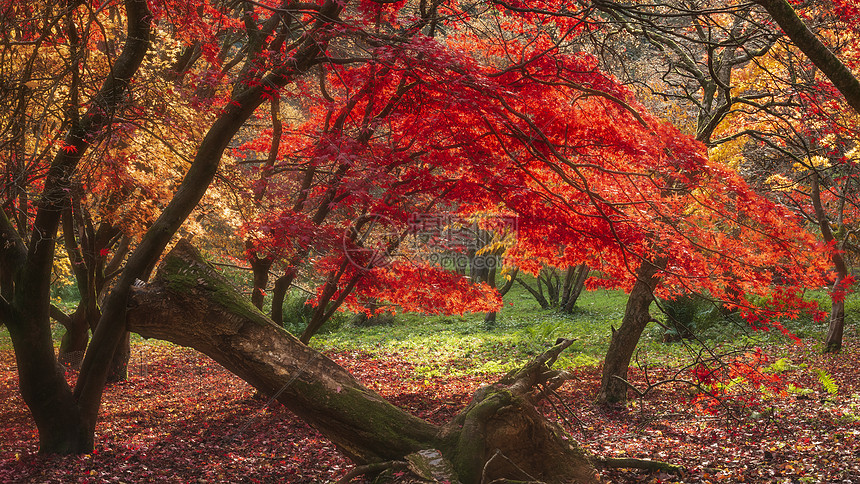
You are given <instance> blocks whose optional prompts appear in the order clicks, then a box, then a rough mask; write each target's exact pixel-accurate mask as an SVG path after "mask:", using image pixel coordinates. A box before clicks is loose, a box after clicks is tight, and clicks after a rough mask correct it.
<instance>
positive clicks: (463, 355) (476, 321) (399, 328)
mask: <svg viewBox="0 0 860 484" xmlns="http://www.w3.org/2000/svg"><path fill="white" fill-rule="evenodd" d="M66 296H67V298H68V300H69V301H71V303H74V295H71V294H70V295H66ZM810 297H811V298H814V299H817V300H819V301H821V303H822V306H823V307H824V308H825V309H829V301H828V295H827V293H826V291H816V292H812V293H810ZM298 299H299V298H296V299H294V300H291V301H290V304H288V306H289V308H288V313H289V314H288V315H287V316H295V317H298V316H297V314H298V313H300V312H302V309H301V305H300V304H298V303H300V302H301V301H299V300H298ZM69 301H62V302H67V304H66V306H67V307H66V309H68V310H71V309H72V308H73V305H72V304H71V303H69ZM626 302H627V296H626V295H625V294H624V293H623V292H621V291H608V290H597V291H586V292H583V293H582V295H581V296H580V299H579V301H578V302H577V305H576V308H575V310H574V312H573V313H572V314H563V313H560V312H558V311H557V310H553V309H551V310H544V309H541V308H540V307H539V306H538V304H537V303H536V302H535V300H534V298H533V297H532V296H531V295H530V294H529V293H527V292H526V291H525V290H523V289H522V288H520V287H519V286H514V288H513V289H512V290H511V291H510V292H509V293H508V295H507V296H506V297H505V306H504V308H503V309H502V310H500V311H499V314H498V317H497V322H496V325H495V326H494V327H492V328H487V327H485V325H484V321H483V319H484V315H483V314H469V315H463V316H436V315H423V314H416V313H405V314H398V315H396V317H395V318H394V319H393V322H392V323H391V324H388V325H378V326H361V327H359V326H355V325H354V324H353V323H352V322H351V321H352V318H351V317H349V315H345V314H340V315H338V317H337V318H335V320H334V321H333V322H332V323H327V324H326V325H325V326H324V327H323V330H322V331H321V332H320V334H318V335H317V336H316V337H314V339H313V340H312V342H311V344H312V346H314V347H316V348H319V349H323V350H332V351H339V350H348V351H361V352H366V353H369V354H371V355H391V354H396V355H397V357H398V358H401V359H402V360H403V361H404V362H407V363H410V364H412V365H415V369H416V370H415V376H416V378H429V377H433V376H436V375H459V374H481V373H497V372H501V371H506V370H509V369H512V368H515V367H517V366H520V365H522V363H524V362H525V361H527V360H529V359H531V358H532V357H534V356H535V355H538V354H540V353H542V352H543V351H545V350H546V349H547V348H549V347H550V346H551V345H552V344H553V343H554V342H555V340H556V339H557V338H560V337H563V338H572V339H576V340H577V341H576V342H575V343H574V344H573V346H572V347H571V348H570V349H569V350H568V351H566V352H565V353H564V354H563V355H562V357H561V358H560V359H559V362H558V363H557V366H559V367H576V366H583V365H596V364H599V363H600V362H601V361H602V360H603V358H604V356H605V354H606V351H607V349H608V345H609V338H610V334H611V327H613V326H614V327H616V328H618V327H619V326H620V324H621V318H622V315H623V311H624V306H625V304H626ZM651 311H652V314H654V315H656V316H657V317H658V319H665V318H664V317H662V315H661V314H660V313H659V310H658V309H657V307H656V306H652V310H651ZM293 313H295V314H293ZM287 319H288V320H289V319H291V318H290V317H288V318H287ZM783 323H784V325H785V326H786V327H787V328H788V329H789V330H790V331H792V332H793V333H794V334H796V335H798V336H800V337H802V338H811V339H813V340H819V341H820V340H822V339H823V336H824V333H825V332H826V329H827V327H826V323H824V322H821V323H814V322H813V321H812V320H811V318H809V317H805V318H801V319H799V320H796V321H785V322H783ZM293 326H295V327H290V328H289V329H290V330H291V331H293V332H300V331H301V329H303V328H301V327H299V326H301V325H293ZM858 326H860V295H858V294H857V293H854V294H852V295H851V296H850V297H849V299H848V301H847V304H846V332H845V336H846V337H857V336H858ZM53 329H54V338H55V341H56V342H57V345H59V340H60V337H61V335H62V331H63V328H62V327H60V326H59V325H54V328H53ZM664 336H665V331H664V330H663V328H661V327H660V326H659V325H656V324H653V323H652V324H649V325H648V327H647V328H646V329H645V331H644V333H643V335H642V338H641V340H640V342H639V346H638V349H637V354H638V356H639V358H640V361H642V362H647V363H648V364H649V365H655V364H657V365H664V364H668V365H673V364H679V363H681V362H684V361H689V355H690V354H691V353H695V352H697V351H698V350H699V349H700V348H701V346H700V345H699V343H697V342H690V341H684V342H676V343H666V342H665V341H664V339H665V338H664ZM697 336H698V337H699V338H700V339H701V341H702V342H703V343H705V344H707V345H708V346H712V347H713V346H719V345H726V344H756V345H762V344H767V343H784V342H785V341H786V337H785V336H783V335H782V334H780V333H779V332H776V331H771V332H763V331H755V332H752V331H750V330H749V329H748V328H747V327H746V326H745V324H743V323H739V322H738V321H736V320H733V319H731V318H729V319H723V318H719V317H718V318H715V319H714V320H712V321H708V322H707V324H702V325H700V328H699V329H698V332H697ZM140 341H142V340H141V339H140V338H139V337H135V338H134V339H133V342H140ZM0 349H4V350H5V349H11V342H10V340H9V335H8V332H7V331H6V329H5V328H2V327H0ZM634 364H635V362H634Z"/></svg>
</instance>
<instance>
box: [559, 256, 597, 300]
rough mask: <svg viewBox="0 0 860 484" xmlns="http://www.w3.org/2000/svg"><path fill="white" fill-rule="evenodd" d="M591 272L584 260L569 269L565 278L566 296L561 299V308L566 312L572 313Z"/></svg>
mask: <svg viewBox="0 0 860 484" xmlns="http://www.w3.org/2000/svg"><path fill="white" fill-rule="evenodd" d="M589 272H591V271H590V269H589V268H588V265H587V264H585V263H584V262H583V263H582V264H579V265H578V266H576V267H571V268H569V269H568V270H567V277H566V280H565V287H564V297H563V299H562V301H561V310H562V311H564V312H566V313H572V312H573V308H574V306H576V301H577V300H578V299H579V296H580V295H581V294H582V290H583V289H584V288H585V281H586V279H588V273H589Z"/></svg>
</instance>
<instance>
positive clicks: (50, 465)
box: [0, 340, 860, 484]
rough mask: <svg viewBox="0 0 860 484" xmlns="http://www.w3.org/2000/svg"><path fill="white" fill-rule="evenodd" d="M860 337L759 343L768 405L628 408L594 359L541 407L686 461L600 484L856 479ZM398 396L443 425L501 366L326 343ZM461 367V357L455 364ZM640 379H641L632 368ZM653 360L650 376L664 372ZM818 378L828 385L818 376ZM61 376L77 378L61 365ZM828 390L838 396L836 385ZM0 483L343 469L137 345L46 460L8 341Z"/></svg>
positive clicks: (266, 416) (658, 395) (230, 381)
mask: <svg viewBox="0 0 860 484" xmlns="http://www.w3.org/2000/svg"><path fill="white" fill-rule="evenodd" d="M858 343H860V341H856V340H851V341H848V342H847V349H846V350H844V351H843V352H842V353H841V354H838V355H822V354H820V353H818V352H817V351H816V349H815V348H814V347H813V345H811V344H800V345H796V346H794V347H786V346H778V347H773V348H770V349H768V348H765V350H764V351H765V353H768V352H769V351H770V352H771V360H770V361H771V367H772V373H773V374H776V375H778V376H779V377H780V378H781V379H782V380H783V381H784V383H785V384H786V385H792V386H789V387H787V388H789V389H790V390H791V391H790V392H788V393H785V394H782V395H775V394H769V395H764V397H765V398H764V405H763V406H760V407H756V408H753V409H750V408H746V409H741V410H740V412H730V411H729V410H732V407H731V406H727V407H720V408H718V409H717V411H716V412H715V413H708V412H704V411H702V409H701V408H700V407H699V406H697V405H694V404H692V403H690V402H691V392H690V390H689V387H684V386H679V385H666V386H661V387H658V388H657V389H656V390H655V391H652V392H649V393H648V394H646V395H645V396H643V397H639V398H635V399H634V400H633V401H632V402H631V404H630V405H629V406H628V407H627V408H626V409H623V410H606V409H604V408H601V407H599V406H597V405H595V404H594V402H593V396H594V395H595V393H596V389H597V386H598V383H599V375H600V374H599V368H598V367H596V366H581V367H578V368H574V369H572V370H571V371H572V372H573V373H574V376H575V379H574V380H573V381H571V382H569V383H568V384H567V385H566V386H565V387H563V389H562V390H560V391H559V395H558V397H557V398H553V399H551V401H552V404H549V403H546V404H545V405H544V410H545V411H546V413H547V415H548V416H550V417H551V418H556V419H559V421H560V422H562V423H563V425H565V426H567V428H568V430H569V431H570V432H571V434H572V435H573V436H574V437H575V438H577V439H579V440H580V441H581V442H582V443H583V445H585V446H586V447H587V448H588V449H589V450H590V451H591V452H593V453H594V454H596V455H599V456H602V457H637V458H644V459H654V460H661V461H665V462H669V463H672V464H678V465H682V466H684V467H685V468H686V470H685V472H684V473H683V474H681V475H670V474H665V473H661V472H646V471H640V470H635V469H604V470H602V471H601V475H602V476H603V478H604V480H605V481H606V482H613V483H633V482H649V483H650V482H691V483H693V482H776V483H783V482H785V483H789V482H791V483H802V482H809V483H818V482H837V483H858V484H860V385H858V381H857V378H858V376H857V371H856V369H857V362H858V361H860V349H858V348H857V346H858ZM327 353H328V356H329V357H331V358H332V359H333V360H335V361H336V362H338V363H339V364H341V365H343V366H344V367H346V368H347V369H349V370H350V371H351V372H353V374H355V375H356V376H357V377H358V378H359V379H360V380H362V381H363V382H364V383H365V384H366V385H368V386H369V387H371V388H373V389H374V390H376V391H378V392H380V393H382V394H383V395H384V396H385V397H386V398H388V399H389V400H391V401H392V402H393V403H395V404H396V405H399V406H401V407H402V408H405V409H406V410H408V411H410V412H412V413H414V414H416V415H419V416H421V417H423V418H425V419H427V420H430V421H433V422H436V423H442V422H444V421H446V420H447V419H449V418H450V417H451V416H452V415H453V414H455V413H456V412H457V411H458V410H459V409H461V408H462V407H463V406H464V405H465V404H466V403H467V401H468V400H469V397H470V395H471V393H472V392H473V391H474V390H475V389H476V388H477V387H478V386H479V385H481V384H483V383H486V382H492V381H494V380H495V379H496V378H498V375H497V374H471V375H470V374H462V373H461V374H458V375H456V376H444V375H433V376H427V375H420V374H417V373H416V372H415V371H414V367H413V365H412V364H411V363H409V362H408V361H409V358H404V357H403V355H401V354H398V353H397V352H390V353H375V354H373V355H370V354H368V353H366V352H361V351H340V352H333V351H328V352H327ZM451 363H452V364H461V362H451ZM634 373H635V374H634V375H633V380H634V381H636V382H638V383H640V384H642V383H644V375H643V374H642V372H641V371H638V370H637V371H635V372H634ZM673 374H674V373H673V370H672V369H669V368H661V367H652V368H651V369H650V370H649V378H650V379H651V381H654V380H653V379H655V378H656V379H660V378H666V377H667V376H672V375H673ZM820 375H825V376H826V377H830V379H832V381H833V382H835V383H836V385H837V387H836V388H834V387H833V386H832V385H831V386H830V388H829V391H828V388H827V387H828V385H823V384H822V382H821V379H820ZM67 376H68V378H70V379H74V378H75V374H74V373H73V372H69V373H68V374H67ZM834 390H835V393H834ZM0 425H2V434H0V435H2V437H0V483H6V482H9V483H13V482H14V483H19V482H39V483H47V482H51V483H53V482H56V483H67V482H125V483H136V482H201V483H202V482H294V483H300V482H306V483H316V482H330V481H334V480H337V479H338V478H340V477H341V476H343V475H344V474H345V473H346V472H347V471H348V470H349V469H350V468H351V464H350V462H349V461H347V460H346V459H345V458H344V457H343V456H342V455H341V454H340V453H338V451H337V450H336V449H335V448H334V447H333V446H332V445H331V444H330V443H329V442H327V441H326V440H325V439H324V438H322V437H321V436H320V435H319V434H318V433H317V432H315V431H314V430H313V429H311V428H309V427H308V426H307V425H305V424H304V423H303V422H302V421H300V420H299V419H297V418H296V417H294V416H293V415H292V414H291V413H290V412H289V411H288V410H286V409H285V408H284V407H283V406H281V405H280V404H278V403H277V402H275V403H274V404H268V402H267V401H266V399H264V398H260V397H256V396H255V392H254V390H253V388H251V387H250V386H249V385H248V384H246V383H245V382H243V381H242V380H240V379H239V378H237V377H235V376H234V375H232V374H231V373H229V372H227V371H226V370H224V369H223V368H221V367H220V366H219V365H218V364H217V363H215V362H213V361H212V360H210V359H209V358H207V357H206V356H204V355H202V354H200V353H197V352H196V351H194V350H190V349H186V348H180V347H176V346H172V345H167V344H163V343H153V342H147V343H137V344H135V345H134V346H133V349H132V361H131V365H130V375H129V379H128V381H126V382H122V383H118V384H113V385H111V386H109V387H108V389H107V391H106V394H105V396H104V404H103V409H102V418H101V422H100V424H99V426H98V432H97V433H98V435H97V442H98V443H97V448H96V451H95V452H94V453H93V454H92V455H85V456H76V457H58V456H41V455H38V454H37V453H36V451H37V434H36V430H35V428H34V426H33V424H32V422H31V420H30V417H29V415H28V413H27V410H26V408H25V407H24V404H23V402H22V400H21V398H20V396H19V395H18V391H17V375H16V372H15V360H14V355H13V353H12V352H11V350H0Z"/></svg>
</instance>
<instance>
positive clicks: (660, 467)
mask: <svg viewBox="0 0 860 484" xmlns="http://www.w3.org/2000/svg"><path fill="white" fill-rule="evenodd" d="M593 464H594V465H595V466H596V467H604V468H613V469H618V468H630V469H645V470H649V471H663V472H668V473H671V474H675V475H681V474H682V473H683V472H684V466H678V465H674V464H669V463H668V462H661V461H658V460H650V459H634V458H630V457H625V458H607V457H594V459H593Z"/></svg>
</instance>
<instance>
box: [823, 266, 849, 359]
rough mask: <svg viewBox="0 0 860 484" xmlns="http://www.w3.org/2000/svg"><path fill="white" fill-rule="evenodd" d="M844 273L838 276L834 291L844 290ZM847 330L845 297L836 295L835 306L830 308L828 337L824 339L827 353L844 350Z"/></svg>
mask: <svg viewBox="0 0 860 484" xmlns="http://www.w3.org/2000/svg"><path fill="white" fill-rule="evenodd" d="M842 281H843V278H842V275H841V274H839V275H838V276H837V277H836V282H834V283H833V290H834V291H844V290H845V289H844V288H842V287H841V286H842V284H843V282H842ZM844 332H845V298H844V297H842V298H839V297H834V298H833V306H831V308H830V326H829V327H828V329H827V337H826V338H825V340H824V352H825V353H838V352H840V351H842V334H843V333H844Z"/></svg>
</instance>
